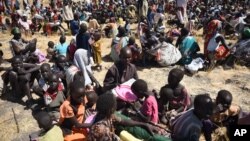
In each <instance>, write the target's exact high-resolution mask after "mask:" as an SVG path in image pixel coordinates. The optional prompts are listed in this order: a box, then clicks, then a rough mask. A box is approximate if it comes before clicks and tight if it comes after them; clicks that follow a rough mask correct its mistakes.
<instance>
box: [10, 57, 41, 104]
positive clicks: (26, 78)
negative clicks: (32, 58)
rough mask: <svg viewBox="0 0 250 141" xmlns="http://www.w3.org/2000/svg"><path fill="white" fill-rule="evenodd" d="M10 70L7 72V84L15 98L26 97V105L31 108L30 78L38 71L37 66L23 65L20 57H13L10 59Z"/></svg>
mask: <svg viewBox="0 0 250 141" xmlns="http://www.w3.org/2000/svg"><path fill="white" fill-rule="evenodd" d="M11 66H12V70H10V72H9V74H8V75H9V76H8V79H9V82H10V85H11V87H12V91H13V94H14V95H15V97H19V98H22V97H23V96H24V95H26V96H27V97H28V100H27V105H28V107H29V106H31V105H30V104H31V102H32V100H33V98H32V95H31V93H30V83H32V81H33V80H32V77H33V75H34V74H35V73H34V72H36V71H38V70H39V66H37V65H35V64H28V63H26V64H24V63H23V59H22V57H20V56H15V57H14V58H13V59H12V63H11Z"/></svg>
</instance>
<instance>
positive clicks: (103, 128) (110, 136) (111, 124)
mask: <svg viewBox="0 0 250 141" xmlns="http://www.w3.org/2000/svg"><path fill="white" fill-rule="evenodd" d="M116 104H117V103H116V99H115V97H114V95H113V94H111V93H106V94H103V95H101V96H100V97H99V98H98V100H97V103H96V110H97V115H96V117H95V120H94V125H93V126H92V127H91V128H90V131H89V134H88V141H93V140H102V139H106V140H112V141H119V140H120V138H119V137H118V136H117V134H115V126H117V125H121V126H122V125H123V126H131V127H135V126H137V127H138V128H140V127H141V128H142V129H141V130H144V128H145V129H146V130H147V131H148V132H149V133H151V135H152V134H153V131H155V128H154V127H153V126H151V125H149V124H145V123H143V122H137V121H134V120H131V119H123V118H121V117H119V116H117V114H115V110H116ZM147 131H145V132H146V134H147ZM165 139H166V141H167V138H165Z"/></svg>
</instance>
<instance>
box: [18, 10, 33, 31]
mask: <svg viewBox="0 0 250 141" xmlns="http://www.w3.org/2000/svg"><path fill="white" fill-rule="evenodd" d="M18 24H19V25H20V27H21V29H23V30H24V32H25V35H28V32H29V30H30V25H31V21H30V20H28V19H27V15H25V14H24V15H23V16H22V17H21V18H20V19H19V21H18Z"/></svg>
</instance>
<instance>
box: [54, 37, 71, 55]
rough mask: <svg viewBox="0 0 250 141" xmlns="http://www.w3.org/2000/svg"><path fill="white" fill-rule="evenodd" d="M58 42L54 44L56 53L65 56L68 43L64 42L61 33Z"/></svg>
mask: <svg viewBox="0 0 250 141" xmlns="http://www.w3.org/2000/svg"><path fill="white" fill-rule="evenodd" d="M59 42H60V43H59V44H57V45H56V48H55V51H56V53H57V54H58V55H63V56H65V57H66V55H67V48H68V43H66V36H64V35H62V36H61V37H60V39H59Z"/></svg>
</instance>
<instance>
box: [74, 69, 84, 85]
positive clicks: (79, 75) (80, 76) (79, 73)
mask: <svg viewBox="0 0 250 141" xmlns="http://www.w3.org/2000/svg"><path fill="white" fill-rule="evenodd" d="M84 80H85V79H84V74H83V72H82V71H77V72H76V73H75V75H74V77H73V81H81V82H82V83H85V82H84Z"/></svg>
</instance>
